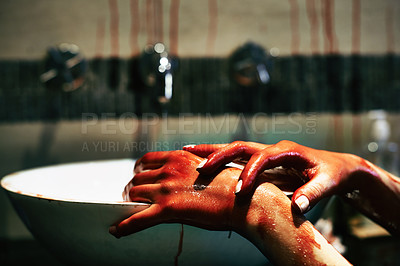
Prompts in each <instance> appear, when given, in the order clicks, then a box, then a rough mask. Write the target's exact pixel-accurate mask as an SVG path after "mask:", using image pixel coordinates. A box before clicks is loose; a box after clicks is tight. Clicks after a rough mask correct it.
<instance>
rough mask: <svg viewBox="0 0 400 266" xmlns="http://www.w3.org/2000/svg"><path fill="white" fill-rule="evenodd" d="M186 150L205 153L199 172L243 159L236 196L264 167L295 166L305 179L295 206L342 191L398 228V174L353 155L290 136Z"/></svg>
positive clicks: (247, 189)
mask: <svg viewBox="0 0 400 266" xmlns="http://www.w3.org/2000/svg"><path fill="white" fill-rule="evenodd" d="M184 150H186V151H190V152H192V153H194V154H198V155H200V156H203V157H205V156H207V161H206V162H205V163H202V164H203V166H202V167H201V169H198V171H199V172H201V173H211V172H213V171H215V169H218V168H219V167H220V166H221V165H224V164H226V163H229V162H235V161H238V162H241V163H243V162H244V163H246V165H245V167H244V169H243V171H242V173H241V174H240V177H239V181H238V185H237V188H236V192H237V195H238V196H242V195H246V194H248V193H249V192H250V191H252V188H253V186H254V184H255V182H256V180H257V178H259V176H260V174H262V173H263V172H264V171H265V170H268V169H273V168H275V167H283V168H286V169H294V170H295V171H297V173H298V174H299V176H300V177H301V178H302V179H303V181H304V184H303V185H301V186H300V187H298V188H297V189H296V191H295V192H294V194H293V196H292V206H293V207H294V209H296V210H297V211H299V212H301V213H304V212H307V211H308V210H309V209H310V208H312V207H313V206H314V205H315V204H316V203H318V201H320V200H321V199H322V198H325V197H328V196H331V195H334V194H335V195H341V196H343V197H344V198H346V200H348V201H349V202H350V203H351V204H352V205H353V206H355V207H356V208H357V209H358V210H360V211H361V212H363V213H364V214H366V215H367V216H368V217H370V218H371V219H373V220H374V221H376V222H377V223H379V224H381V225H382V226H384V227H385V228H386V229H388V230H389V231H390V232H392V233H394V234H396V235H398V234H400V215H399V214H398V212H396V211H393V210H395V209H398V208H400V180H399V178H397V177H395V176H393V175H392V174H390V173H388V172H386V171H384V170H382V169H380V168H379V167H377V166H376V165H373V164H372V163H370V162H368V161H366V160H364V159H362V158H360V157H358V156H356V155H352V154H346V153H336V152H330V151H325V150H317V149H312V148H309V147H305V146H302V145H299V144H297V143H294V142H291V141H281V142H278V143H277V144H274V145H264V144H258V143H253V142H241V141H236V142H233V143H231V144H229V145H197V146H186V147H184ZM207 153H208V154H207ZM243 160H244V161H243ZM202 164H200V165H202Z"/></svg>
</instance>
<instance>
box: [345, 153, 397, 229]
mask: <svg viewBox="0 0 400 266" xmlns="http://www.w3.org/2000/svg"><path fill="white" fill-rule="evenodd" d="M360 165H361V167H360V169H358V171H356V172H355V173H354V174H353V176H352V177H351V178H350V182H351V185H350V188H351V189H350V190H349V191H348V193H346V194H345V195H343V197H344V198H345V200H346V201H347V202H349V203H350V204H351V205H352V206H354V207H355V208H356V209H358V210H359V211H360V212H362V213H363V214H365V215H366V216H368V217H369V218H371V219H372V220H374V221H375V222H377V223H378V224H380V225H382V226H383V227H385V228H386V229H387V230H388V231H390V232H391V233H392V234H393V235H396V236H400V212H399V211H398V210H400V179H399V178H398V177H396V176H394V175H392V174H390V173H388V172H386V171H385V170H383V169H381V168H379V167H377V166H376V165H374V164H372V163H370V162H368V161H366V160H363V159H361V164H360Z"/></svg>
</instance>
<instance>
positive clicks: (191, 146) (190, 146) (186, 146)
mask: <svg viewBox="0 0 400 266" xmlns="http://www.w3.org/2000/svg"><path fill="white" fill-rule="evenodd" d="M194 147H196V145H195V144H189V145H185V146H183V148H194Z"/></svg>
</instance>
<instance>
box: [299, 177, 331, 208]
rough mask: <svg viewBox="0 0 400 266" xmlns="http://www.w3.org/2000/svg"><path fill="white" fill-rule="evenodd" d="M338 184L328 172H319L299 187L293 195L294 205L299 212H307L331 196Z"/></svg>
mask: <svg viewBox="0 0 400 266" xmlns="http://www.w3.org/2000/svg"><path fill="white" fill-rule="evenodd" d="M336 190H337V184H336V182H334V181H333V178H332V177H331V176H329V175H328V174H326V173H320V174H317V175H316V176H315V177H314V178H313V179H311V180H310V181H308V182H307V183H306V184H304V185H303V186H301V187H300V188H298V189H297V190H296V191H295V193H294V194H293V197H292V206H293V208H294V209H296V210H297V211H298V212H299V213H306V212H308V211H309V210H310V209H311V208H312V207H314V206H315V204H317V203H318V202H319V201H320V200H321V199H323V198H325V197H328V196H331V195H333V194H334V192H335V191H336Z"/></svg>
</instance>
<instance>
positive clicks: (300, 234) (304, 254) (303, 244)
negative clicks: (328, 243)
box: [250, 183, 324, 265]
mask: <svg viewBox="0 0 400 266" xmlns="http://www.w3.org/2000/svg"><path fill="white" fill-rule="evenodd" d="M253 197H263V198H264V200H263V206H260V209H259V211H256V212H254V213H252V214H251V216H252V217H250V219H251V220H253V221H254V224H255V230H256V233H257V234H258V235H259V236H260V237H261V238H262V239H263V241H264V242H265V241H266V239H268V238H280V234H282V232H287V233H288V234H293V237H292V239H293V240H294V241H292V240H290V241H289V242H288V243H289V244H288V243H286V244H288V245H290V246H291V247H289V246H288V247H287V249H286V250H287V251H288V252H290V251H293V255H294V256H293V257H294V259H295V260H296V262H299V261H302V262H305V263H306V264H312V265H324V264H319V263H318V262H317V261H315V254H314V251H315V250H316V249H321V245H320V244H319V243H318V242H317V241H316V239H315V237H316V236H315V233H314V228H313V226H312V224H311V223H310V222H309V221H307V220H306V219H305V218H304V216H300V215H299V214H297V213H296V212H295V211H293V210H292V208H291V201H290V200H289V199H288V198H287V196H286V195H284V194H283V193H282V192H281V191H280V190H279V189H278V188H277V187H276V186H274V185H273V184H270V183H268V184H267V183H265V184H262V185H261V186H259V187H258V188H257V190H256V193H255V195H254V196H253ZM265 199H268V200H267V201H266V200H265ZM250 208H251V207H250ZM290 243H291V244H290Z"/></svg>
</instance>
